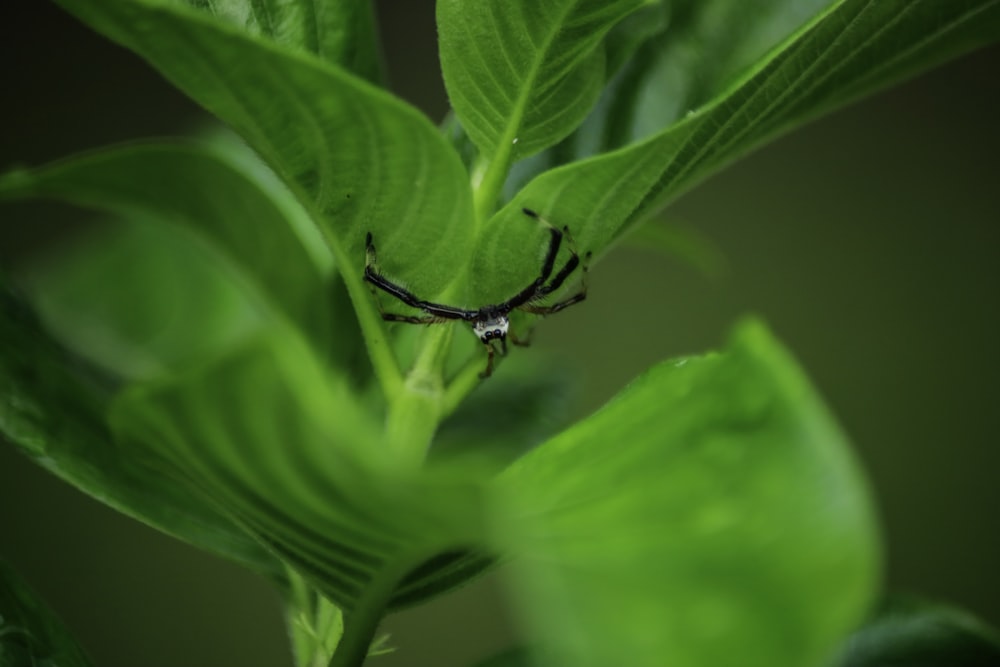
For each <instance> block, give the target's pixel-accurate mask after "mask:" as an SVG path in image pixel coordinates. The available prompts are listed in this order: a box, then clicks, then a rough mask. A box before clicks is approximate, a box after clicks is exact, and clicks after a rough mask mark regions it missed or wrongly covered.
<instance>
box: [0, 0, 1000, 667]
mask: <svg viewBox="0 0 1000 667" xmlns="http://www.w3.org/2000/svg"><path fill="white" fill-rule="evenodd" d="M57 1H58V4H60V5H61V6H62V7H64V8H65V9H66V10H67V11H69V12H71V13H73V14H75V15H76V16H77V17H79V18H80V19H81V20H82V21H84V22H85V23H87V24H88V25H89V26H91V27H92V28H93V29H94V30H96V31H98V32H100V33H102V34H104V35H106V36H107V37H108V38H110V39H112V40H114V41H116V42H118V43H120V44H122V45H124V46H126V47H127V48H129V49H131V50H133V51H135V52H136V53H138V54H139V55H140V56H142V57H143V58H144V59H146V60H147V61H148V62H149V63H150V64H151V65H152V66H153V67H155V68H156V69H157V70H158V71H159V72H160V73H162V74H163V76H165V77H166V78H167V79H168V80H169V81H171V82H172V83H173V84H174V85H176V86H177V87H178V88H180V89H181V90H183V91H184V92H185V93H186V94H187V95H189V96H190V97H191V98H193V99H194V100H196V101H197V102H198V103H200V104H201V105H202V106H204V107H205V108H206V109H207V110H208V111H210V112H212V113H213V114H214V115H215V116H217V117H218V118H219V119H220V120H221V121H222V122H223V123H225V124H226V125H227V126H228V127H229V128H231V130H232V131H233V132H234V133H235V134H236V135H238V137H239V138H240V140H241V141H242V142H245V146H244V145H243V144H241V143H240V142H238V141H235V140H234V139H233V138H232V137H229V136H228V135H224V134H222V135H218V136H215V137H214V138H201V139H199V140H186V141H183V142H181V141H178V142H170V143H163V142H157V143H152V142H150V143H142V144H136V145H130V146H126V147H113V148H108V149H105V150H101V151H97V152H94V153H90V154H87V155H81V156H77V157H72V158H68V159H66V160H63V161H60V162H57V163H54V164H51V165H47V166H41V167H37V168H31V169H19V170H13V171H10V172H8V173H7V174H6V175H5V176H3V177H2V178H0V199H24V198H50V199H57V200H61V201H65V202H69V203H72V204H75V205H78V206H81V207H85V208H88V209H92V210H94V211H96V212H98V213H100V214H101V215H102V216H103V218H102V219H103V220H104V224H102V225H101V226H100V228H99V230H98V232H96V233H95V234H94V235H92V237H91V239H92V240H91V241H90V242H89V243H88V244H83V245H80V246H78V247H76V248H73V249H70V250H67V251H64V252H63V254H62V255H59V256H58V257H56V258H54V259H51V260H50V261H48V262H42V263H40V264H39V265H38V266H37V267H35V268H34V269H33V270H32V271H30V272H28V273H26V274H24V275H19V276H18V283H19V285H20V288H19V289H21V290H23V292H24V293H26V295H25V294H22V293H21V292H20V291H19V290H18V289H15V288H13V287H10V288H8V289H6V291H5V292H4V293H3V304H2V306H3V318H2V319H0V341H2V342H3V345H2V346H0V430H2V432H3V433H4V434H5V435H6V436H7V437H8V438H9V439H10V440H11V441H12V442H13V443H14V444H15V445H16V446H18V447H20V448H21V449H22V450H24V451H25V452H26V453H27V454H28V455H29V456H31V457H33V458H34V459H36V460H37V461H39V463H41V464H42V465H44V466H45V467H47V468H49V469H50V470H52V471H53V472H55V473H56V474H57V475H59V476H61V477H62V478H63V479H65V480H66V481H68V482H69V483H71V484H74V485H76V486H77V487H79V488H81V489H83V490H84V491H86V492H87V493H90V494H91V495H93V496H95V497H97V498H99V499H101V500H103V501H104V502H106V503H108V504H110V505H111V506H113V507H115V508H117V509H119V510H121V511H123V512H125V513H127V514H129V515H131V516H133V517H136V518H137V519H139V520H141V521H145V522H147V523H148V524H150V525H152V526H155V527H157V528H159V529H161V530H164V531H166V532H168V533H170V534H172V535H174V536H176V537H178V538H180V539H184V540H186V541H188V542H190V543H192V544H195V545H198V546H200V547H203V548H206V549H209V550H211V551H213V552H215V553H218V554H220V555H223V556H226V557H229V558H231V559H233V560H235V561H237V562H239V563H242V564H244V565H246V566H248V567H252V568H254V569H256V570H258V571H260V572H261V573H263V574H265V575H266V576H268V577H269V578H270V579H271V580H273V581H274V583H275V585H276V586H277V587H279V589H280V590H282V591H283V593H284V594H285V599H286V600H287V602H288V606H289V609H288V612H289V613H288V618H289V624H290V628H291V636H292V638H293V647H294V650H295V652H296V659H297V661H298V664H299V665H313V664H325V663H327V662H329V664H331V665H335V666H338V665H339V666H342V667H347V666H355V665H360V664H361V661H362V660H363V659H364V657H365V655H366V654H367V653H368V651H369V646H370V643H371V642H372V639H373V637H374V633H375V630H376V627H377V624H378V622H379V620H380V619H381V618H382V616H383V615H384V614H385V613H386V611H387V610H389V609H391V608H394V607H397V606H400V605H405V604H415V603H418V602H421V601H423V600H426V599H428V598H430V597H432V596H434V595H438V594H441V593H443V592H445V591H447V590H448V589H450V588H452V587H453V586H455V585H457V584H459V583H461V582H463V581H466V580H467V579H469V578H470V577H472V576H474V575H475V574H476V573H478V572H480V571H481V570H483V569H484V568H486V567H488V566H489V565H490V563H491V562H493V561H494V560H496V559H503V560H505V561H509V562H510V563H511V567H509V568H506V569H505V571H506V572H507V575H506V576H507V583H508V586H509V588H510V590H511V594H512V599H513V600H514V604H515V605H516V608H517V609H518V611H519V612H520V613H519V616H520V618H521V619H522V620H523V623H524V627H525V634H526V636H528V637H530V638H531V640H532V642H533V644H532V645H533V647H534V648H533V649H532V651H531V655H534V656H540V660H541V661H542V663H541V664H573V665H577V666H579V667H612V666H616V665H623V664H627V665H633V666H636V667H642V666H645V665H648V666H650V667H659V666H661V665H664V664H684V665H689V666H691V667H698V666H705V667H725V666H726V665H740V666H741V667H748V666H753V665H761V666H765V665H766V666H768V667H782V666H788V667H792V666H795V667H801V666H803V665H818V664H822V663H823V661H824V660H825V659H826V658H827V657H828V656H830V655H831V653H832V652H833V650H834V649H835V647H836V645H837V643H838V641H839V640H840V639H841V638H842V637H843V636H844V635H845V634H846V633H847V632H848V631H849V630H850V629H851V628H852V627H853V626H854V625H855V624H856V623H857V622H858V621H859V620H860V619H861V618H862V616H863V615H864V614H865V612H866V610H867V608H868V605H869V603H870V602H871V600H872V598H873V596H874V595H875V593H876V590H877V585H878V575H879V544H878V537H877V530H876V527H875V523H874V520H873V517H872V514H873V513H872V509H871V502H870V499H869V495H868V492H867V490H866V488H865V483H864V480H863V476H862V475H861V473H860V471H859V469H858V466H857V465H856V463H855V462H854V460H853V458H852V456H851V454H850V450H849V445H848V444H847V442H846V441H845V438H844V436H843V434H842V433H841V432H840V431H839V429H838V428H837V426H836V424H835V423H834V421H833V419H832V418H831V417H830V415H829V414H827V412H826V410H825V409H824V407H823V405H822V402H821V400H820V399H819V398H818V397H817V395H816V393H815V392H814V390H813V389H812V388H811V387H810V386H809V383H808V381H807V380H806V379H805V377H804V375H803V373H802V372H801V370H800V369H799V368H798V367H797V365H796V363H795V361H794V360H793V359H792V358H791V357H790V355H789V354H788V352H786V351H785V350H784V349H783V348H782V346H781V345H780V344H779V343H778V342H777V341H776V340H775V339H774V337H773V336H772V335H771V334H770V333H769V331H768V330H767V328H766V327H765V326H764V325H763V324H761V323H759V322H757V321H754V320H749V321H747V322H744V323H743V324H741V325H739V326H738V327H737V328H736V329H735V332H734V333H733V335H732V337H731V339H730V342H729V344H728V346H727V347H726V348H725V349H724V350H722V351H721V352H718V353H709V354H706V355H704V356H701V357H690V358H686V359H680V360H674V361H668V362H664V363H661V364H659V365H657V366H655V367H653V368H651V369H649V370H648V371H647V372H646V373H645V374H643V375H642V376H641V377H639V378H638V379H636V380H635V381H634V382H633V383H632V384H630V385H629V386H628V387H626V388H625V389H623V390H622V392H621V393H620V394H619V395H618V396H617V397H616V398H615V399H614V400H613V401H612V402H611V403H609V404H608V405H607V406H606V407H605V408H603V409H602V410H600V411H598V412H597V413H596V414H594V415H591V416H589V417H587V418H585V419H583V420H581V421H579V422H578V423H575V424H572V425H569V426H568V427H566V428H565V429H563V430H562V431H561V432H555V431H558V430H559V425H552V424H548V423H543V421H544V415H545V414H546V411H545V410H542V409H530V408H531V405H534V404H539V405H540V404H542V403H544V402H545V401H549V400H552V398H551V397H553V396H563V395H565V383H564V382H563V381H562V380H558V379H553V376H549V375H547V374H546V373H545V365H544V364H540V365H537V366H534V367H532V368H528V369H522V370H520V371H516V372H515V371H514V369H513V368H510V369H509V372H508V368H507V367H506V366H504V367H501V369H500V371H499V372H498V373H497V375H496V377H494V378H492V379H490V380H489V381H488V385H487V386H484V387H483V388H482V389H481V390H480V391H481V392H485V393H484V394H483V395H484V396H485V395H489V396H491V397H492V398H495V399H496V400H491V401H490V402H489V403H488V405H490V406H492V408H491V409H492V411H491V412H490V413H489V414H488V415H486V416H485V417H484V414H483V412H482V405H484V403H483V401H482V400H481V399H479V398H477V395H476V394H473V397H472V398H471V399H470V401H468V402H467V401H466V400H465V399H466V398H467V396H468V395H469V394H470V392H472V391H473V389H474V388H475V387H476V385H477V384H478V375H477V374H478V371H479V369H480V368H481V363H482V359H481V350H480V349H479V348H478V343H476V342H475V341H474V340H472V337H470V336H465V334H464V333H463V332H458V333H453V328H452V327H451V326H440V327H432V328H429V329H427V330H426V331H424V332H420V331H415V330H414V329H412V328H410V329H402V330H396V329H390V328H388V327H387V326H386V324H385V322H383V321H382V319H381V317H380V315H379V311H378V307H377V305H376V302H375V301H374V300H373V299H372V296H371V294H370V292H369V289H368V288H367V286H366V285H365V284H364V281H363V266H364V262H365V252H364V239H365V235H366V234H367V233H369V232H370V233H372V234H373V236H374V237H375V238H376V239H377V243H378V246H379V251H380V253H381V256H382V257H383V258H384V260H383V261H384V262H385V267H384V268H385V270H386V271H387V272H388V273H389V274H391V275H394V276H398V277H399V279H400V280H402V281H404V282H405V284H406V285H407V286H409V287H410V288H411V289H412V290H413V291H414V292H416V293H418V294H422V295H428V296H429V297H433V298H434V299H436V300H442V301H446V302H449V303H451V302H454V303H462V304H468V305H470V306H478V305H480V304H484V303H496V302H499V301H502V300H503V299H505V298H507V297H509V296H510V294H512V293H514V292H515V291H516V290H517V289H518V288H519V287H520V286H523V285H524V284H527V283H529V282H530V281H531V280H532V279H533V278H534V277H535V275H536V274H537V271H538V266H537V262H538V259H537V257H535V256H533V255H532V254H531V253H527V254H526V253H524V252H523V250H522V249H523V247H525V246H526V245H527V246H528V247H531V245H532V244H538V243H541V242H542V239H543V237H544V231H543V230H541V229H539V227H538V225H536V224H534V223H533V222H531V221H530V220H526V219H525V216H523V214H521V209H522V208H524V207H528V208H531V209H533V210H536V211H538V212H540V213H541V214H542V215H543V216H544V217H545V218H547V219H549V220H552V221H554V222H555V223H556V224H559V225H563V224H565V225H569V226H570V227H571V228H572V233H573V236H574V237H575V239H576V242H577V244H578V245H579V246H580V248H581V250H584V251H587V252H590V253H592V254H593V256H594V257H595V259H597V258H599V257H600V256H601V255H603V254H604V253H606V252H608V251H610V250H611V249H612V247H613V245H614V244H615V243H616V242H617V241H619V240H620V239H621V238H622V237H623V235H625V234H626V233H627V232H629V231H631V230H634V229H636V228H637V227H638V226H640V225H642V224H643V223H644V222H645V221H646V220H648V219H649V218H650V216H651V215H652V214H654V213H656V212H658V211H659V210H661V209H662V208H663V207H664V206H665V205H666V204H668V203H669V202H670V201H671V200H672V199H674V198H675V197H676V196H677V195H678V194H680V193H682V192H684V191H685V190H687V189H689V188H691V187H692V186H693V185H695V184H696V183H698V182H699V181H700V180H701V179H703V178H705V177H707V176H709V175H710V174H712V173H714V172H716V171H718V170H719V169H721V168H722V167H724V166H725V165H726V164H728V163H729V162H731V161H732V160H734V159H736V158H737V157H739V156H740V155H742V154H744V153H746V152H747V151H749V150H751V149H752V148H754V147H755V146H757V145H759V144H761V143H762V142H764V141H766V140H768V139H770V138H772V137H774V136H775V135H777V134H779V133H781V132H785V131H788V130H789V129H791V128H794V127H795V126H797V125H800V124H802V123H804V122H806V121H808V120H810V119H812V118H815V117H816V116H818V115H819V114H822V113H824V112H827V111H829V110H831V109H833V108H836V107H837V106H840V105H843V104H845V103H847V102H850V101H851V100H854V99H856V98H857V97H859V96H861V95H864V94H867V93H870V92H872V91H874V90H877V89H879V88H882V87H884V86H886V85H889V84H891V83H893V82H895V81H898V80H900V79H902V78H904V77H906V76H909V75H912V74H915V73H917V72H919V71H922V70H924V69H926V68H928V67H931V66H934V65H936V64H938V63H940V62H943V61H945V60H947V59H949V58H952V57H955V56H957V55H960V54H962V53H965V52H967V51H969V50H971V49H974V48H976V47H978V46H980V45H983V44H987V43H990V42H992V41H995V40H996V38H997V36H998V33H1000V3H998V2H996V1H995V0H911V1H910V2H907V3H894V2H875V1H873V0H838V1H834V2H829V1H826V0H809V1H807V2H801V1H797V0H761V1H760V2H755V3H745V2H737V1H735V0H708V1H699V2H694V1H691V0H677V1H676V2H657V1H655V0H615V1H613V2H593V1H590V0H547V1H545V2H538V1H537V0H504V1H503V2H499V1H495V0H461V1H460V0H439V2H438V6H437V23H438V31H439V34H440V48H441V65H442V69H443V74H444V79H445V82H446V85H447V89H448V95H449V98H450V100H451V102H452V106H453V110H454V115H453V117H452V118H451V120H450V122H448V123H446V125H445V129H444V130H442V129H440V128H438V127H436V126H435V125H434V124H433V123H432V122H431V121H430V120H429V119H428V118H427V117H426V116H424V115H423V114H422V113H421V112H419V111H418V110H416V109H414V108H413V107H411V106H410V105H408V104H406V103H404V102H403V101H401V100H399V99H398V98H396V97H394V96H393V95H392V94H390V93H389V92H387V91H386V90H385V89H383V88H382V87H381V84H382V81H383V74H382V65H381V61H380V57H379V55H378V54H379V47H378V44H377V42H376V38H375V34H376V33H375V30H374V21H373V16H372V10H371V7H370V5H369V3H368V2H367V1H365V0H345V1H343V2H315V1H314V0H309V1H306V0H290V1H289V0H282V1H279V0H253V1H250V0H223V1H216V2H202V1H198V0H187V1H184V0H57ZM443 239H446V240H447V242H442V240H443ZM7 282H8V283H10V284H11V285H13V282H12V281H10V280H8V281H7ZM470 341H471V342H470ZM477 401H479V402H478V403H477ZM477 406H478V407H477ZM526 406H527V408H526ZM484 419H486V420H488V421H490V422H491V423H493V424H501V425H504V426H503V427H502V428H499V427H496V426H494V427H492V428H491V429H490V430H491V433H492V436H491V438H492V440H491V441H490V443H489V445H490V451H489V452H487V453H489V454H491V455H490V456H483V457H479V458H476V457H469V456H453V455H449V454H448V452H453V451H456V450H462V449H465V450H466V451H469V450H473V449H474V448H475V447H476V445H477V443H480V441H481V439H480V438H479V437H477V436H476V435H475V427H476V424H477V423H480V422H481V421H482V420H484ZM442 423H443V424H444V427H443V428H442V429H441V430H440V431H439V429H438V426H439V425H441V424H442ZM438 445H440V451H441V453H440V454H439V453H437V446H438ZM533 445H537V447H534V449H531V451H528V450H529V449H530V448H531V446H533ZM429 451H430V452H431V453H433V454H434V456H431V457H430V458H428V456H427V455H428V452H429ZM525 452H527V453H525ZM493 454H496V455H495V456H494V455H493ZM511 461H512V462H511ZM31 621H32V619H30V618H29V619H27V621H26V622H31ZM39 636H40V637H43V638H44V637H45V636H46V635H39ZM37 655H42V652H38V653H37ZM527 656H528V653H523V652H522V653H516V654H510V656H509V658H504V659H505V660H511V661H516V662H517V664H521V661H522V658H524V659H526V658H527Z"/></svg>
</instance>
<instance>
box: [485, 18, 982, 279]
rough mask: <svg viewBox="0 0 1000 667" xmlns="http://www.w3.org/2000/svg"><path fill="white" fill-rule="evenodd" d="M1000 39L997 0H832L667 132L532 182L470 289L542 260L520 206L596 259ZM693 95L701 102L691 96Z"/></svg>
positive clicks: (503, 221)
mask: <svg viewBox="0 0 1000 667" xmlns="http://www.w3.org/2000/svg"><path fill="white" fill-rule="evenodd" d="M998 37H1000V2H997V1H996V0H913V1H912V2H908V3H905V5H899V4H897V3H891V2H877V1H874V0H842V1H840V2H836V3H834V4H832V5H831V6H830V7H829V8H828V9H827V10H825V11H824V12H822V13H821V14H819V15H818V16H817V17H815V18H814V19H813V20H812V21H811V22H809V23H808V24H807V25H806V26H804V27H802V28H801V29H800V30H798V31H796V32H795V33H794V34H793V35H791V36H790V37H789V38H788V39H786V40H785V41H784V42H783V43H782V44H781V45H779V46H777V47H775V48H774V49H771V50H769V51H767V53H766V54H765V55H764V56H763V57H762V58H761V59H760V60H758V61H757V62H755V63H754V64H753V65H751V66H749V67H746V68H744V69H742V70H741V71H742V74H741V75H740V76H739V77H738V78H736V79H735V80H733V81H732V82H731V83H729V84H728V85H727V87H726V88H725V89H724V90H722V91H720V92H718V93H717V94H716V95H715V97H713V98H712V99H710V100H708V101H705V102H704V103H702V104H701V106H699V107H697V108H695V109H693V110H692V113H690V114H688V113H685V114H684V116H683V118H682V119H680V120H678V121H676V122H674V121H675V119H676V117H677V113H676V111H671V110H670V108H668V107H669V106H670V104H672V102H671V101H670V99H669V97H666V98H665V99H664V103H665V104H666V106H663V105H661V108H660V113H659V115H658V116H656V117H655V118H648V119H645V120H644V121H643V124H644V125H645V126H646V127H654V126H655V127H660V128H663V129H660V130H659V131H658V132H656V133H655V134H652V135H650V136H648V137H647V138H645V139H644V140H642V141H640V142H638V143H634V144H630V145H627V146H624V147H622V148H620V149H618V150H615V151H613V152H610V153H606V154H602V155H598V156H595V157H591V158H589V159H585V160H581V161H578V162H574V163H571V164H567V165H565V166H562V167H559V168H557V169H553V170H551V171H548V172H545V173H543V174H541V175H539V176H537V177H536V178H534V179H533V180H531V181H530V182H529V183H528V184H527V185H526V186H525V187H524V189H523V190H521V191H520V192H519V193H517V195H516V196H515V197H514V199H513V201H512V202H511V203H510V204H509V206H507V207H505V208H504V209H502V210H501V211H499V212H498V213H497V215H496V216H494V219H493V220H491V221H490V223H489V225H488V227H487V228H486V231H485V233H484V235H483V238H482V240H481V242H480V244H479V246H478V247H477V250H476V254H475V260H474V261H475V264H476V266H477V267H479V269H478V271H477V272H476V273H475V274H474V275H473V281H474V286H473V292H474V293H476V294H494V293H506V292H509V291H510V290H512V289H515V287H516V286H517V285H519V284H523V283H526V281H530V280H531V277H532V276H533V275H535V274H536V273H537V270H538V268H537V267H538V265H537V263H536V261H535V259H534V257H535V256H534V255H533V254H531V253H526V252H524V251H523V250H522V251H521V252H520V253H518V252H516V251H515V250H514V247H515V246H516V247H520V248H523V247H525V245H527V246H528V247H536V245H537V244H538V241H537V240H534V241H530V240H528V239H526V238H525V237H524V235H523V234H522V233H521V232H520V231H519V230H518V227H519V226H522V225H523V223H520V222H517V220H516V219H517V218H518V217H519V216H520V210H521V208H522V207H528V208H532V209H534V210H536V211H538V212H539V213H541V214H543V215H544V216H546V217H547V218H548V219H549V220H550V221H551V222H552V223H553V224H555V225H557V226H563V225H569V226H570V228H571V230H572V232H573V234H574V235H575V236H576V239H577V242H578V244H579V246H580V247H581V250H584V251H586V250H590V251H593V252H594V253H595V254H600V253H601V252H602V251H604V250H605V249H606V248H607V247H608V246H609V245H610V244H612V243H614V242H615V241H617V240H618V239H619V238H621V237H622V236H623V235H624V234H625V233H626V232H627V231H628V230H629V229H630V228H632V227H633V226H634V225H636V224H639V223H640V222H642V221H643V220H645V219H646V218H647V217H648V216H649V215H650V214H652V213H654V212H656V211H658V210H660V209H661V208H662V207H663V206H664V205H666V204H667V203H669V202H670V201H671V200H673V199H675V198H676V197H677V196H678V195H680V194H681V193H683V192H684V191H686V190H688V189H690V188H691V187H692V186H694V185H695V184H697V183H698V182H699V181H700V180H702V179H703V178H705V177H707V176H709V175H710V174H712V173H714V172H716V171H718V170H719V169H721V168H722V167H724V166H725V165H727V164H729V163H730V162H732V161H733V160H734V159H736V158H737V157H739V156H740V155H743V154H745V153H746V152H747V151H749V150H750V149H752V148H754V147H756V146H757V145H759V144H761V143H762V142H764V141H765V140H767V139H770V138H773V137H774V136H775V135H777V134H779V133H782V132H786V131H788V130H790V129H792V128H793V127H795V126H797V125H801V124H803V123H805V122H807V121H809V120H812V119H814V118H815V117H817V116H818V115H820V114H822V113H825V112H828V111H830V110H832V109H834V108H837V107H839V106H843V105H844V104H846V103H848V102H850V101H853V100H855V99H857V98H858V97H860V96H862V95H864V94H868V93H871V92H873V91H875V90H878V89H879V88H883V87H886V86H888V85H890V84H891V83H894V82H897V81H899V80H901V79H904V78H906V77H908V76H912V75H914V74H916V73H918V72H920V71H923V70H926V69H929V68H930V67H933V66H935V65H937V64H940V63H942V62H944V61H946V60H948V59H950V58H954V57H957V56H959V55H961V54H963V53H967V52H969V51H971V50H973V49H975V48H977V47H981V46H983V45H986V44H989V43H991V42H994V41H996V39H997V38H998ZM736 62H740V61H739V59H737V61H736ZM655 84H656V81H655V80H651V81H650V88H649V90H648V91H647V94H648V95H649V96H654V95H660V94H663V95H666V96H669V95H671V94H674V93H676V92H677V91H678V90H680V88H677V87H676V86H658V85H655ZM682 87H683V86H682ZM691 99H692V100H695V101H697V100H699V99H701V98H700V97H699V95H698V94H695V93H692V98H691ZM695 103H697V102H695ZM655 107H656V105H655V104H652V103H651V102H650V108H655ZM682 111H685V112H686V111H687V110H686V109H685V110H682ZM664 126H665V127H664ZM508 237H509V238H510V239H511V240H510V241H507V240H505V239H506V238H508ZM496 285H500V286H501V287H495V286H496Z"/></svg>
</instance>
